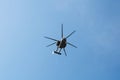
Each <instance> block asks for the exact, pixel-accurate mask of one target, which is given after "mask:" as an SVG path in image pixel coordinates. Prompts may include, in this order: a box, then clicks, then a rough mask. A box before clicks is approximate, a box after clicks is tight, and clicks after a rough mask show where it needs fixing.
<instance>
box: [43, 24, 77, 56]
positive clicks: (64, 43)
mask: <svg viewBox="0 0 120 80" xmlns="http://www.w3.org/2000/svg"><path fill="white" fill-rule="evenodd" d="M75 32H76V31H73V32H71V33H70V34H69V35H68V36H66V37H64V35H63V24H61V40H57V39H54V38H51V37H46V36H45V37H44V38H47V39H50V40H53V41H55V42H53V43H51V44H49V45H47V46H46V47H49V46H52V45H54V44H56V46H57V49H56V50H55V51H54V53H55V54H58V55H61V53H60V52H61V50H62V49H63V51H64V53H65V56H67V53H66V50H65V47H66V46H67V44H68V45H70V46H72V47H74V48H77V47H76V46H75V45H73V44H72V43H69V42H67V39H68V38H69V37H70V36H71V35H72V34H73V33H75Z"/></svg>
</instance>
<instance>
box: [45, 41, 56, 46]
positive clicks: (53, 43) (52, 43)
mask: <svg viewBox="0 0 120 80" xmlns="http://www.w3.org/2000/svg"><path fill="white" fill-rule="evenodd" d="M55 43H56V42H54V43H52V44H49V45H47V46H46V47H49V46H52V45H53V44H55Z"/></svg>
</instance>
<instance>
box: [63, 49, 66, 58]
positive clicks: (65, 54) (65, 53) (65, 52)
mask: <svg viewBox="0 0 120 80" xmlns="http://www.w3.org/2000/svg"><path fill="white" fill-rule="evenodd" d="M63 51H64V53H65V56H67V53H66V51H65V48H63Z"/></svg>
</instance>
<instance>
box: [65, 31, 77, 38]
mask: <svg viewBox="0 0 120 80" xmlns="http://www.w3.org/2000/svg"><path fill="white" fill-rule="evenodd" d="M73 33H75V31H73V32H72V33H70V34H69V35H68V36H67V37H66V38H68V37H70V36H71V35H72V34H73Z"/></svg>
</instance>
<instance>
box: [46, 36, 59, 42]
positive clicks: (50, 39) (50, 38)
mask: <svg viewBox="0 0 120 80" xmlns="http://www.w3.org/2000/svg"><path fill="white" fill-rule="evenodd" d="M44 38H47V39H50V40H53V41H58V40H56V39H53V38H50V37H46V36H45V37H44Z"/></svg>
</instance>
